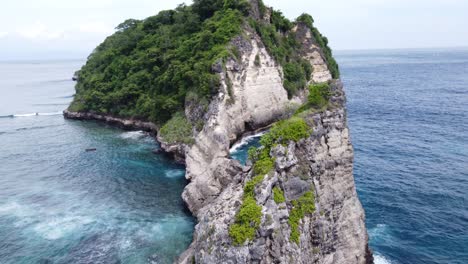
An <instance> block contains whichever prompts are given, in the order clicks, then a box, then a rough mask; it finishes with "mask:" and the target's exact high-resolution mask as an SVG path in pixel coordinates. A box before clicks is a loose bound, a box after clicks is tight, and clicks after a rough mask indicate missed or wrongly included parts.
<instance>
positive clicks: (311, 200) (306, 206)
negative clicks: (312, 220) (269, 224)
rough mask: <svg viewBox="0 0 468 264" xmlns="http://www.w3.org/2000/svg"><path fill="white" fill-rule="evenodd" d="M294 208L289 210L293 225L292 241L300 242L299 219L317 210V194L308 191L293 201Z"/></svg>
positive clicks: (289, 220)
mask: <svg viewBox="0 0 468 264" xmlns="http://www.w3.org/2000/svg"><path fill="white" fill-rule="evenodd" d="M292 204H293V208H292V209H291V211H290V212H289V219H288V222H289V226H290V227H291V235H290V239H291V241H294V242H296V244H299V237H300V232H299V221H300V220H301V219H302V218H304V216H305V215H307V214H312V213H313V212H314V211H315V196H314V193H313V191H308V192H306V193H305V194H304V195H303V196H301V197H299V199H297V200H295V201H292Z"/></svg>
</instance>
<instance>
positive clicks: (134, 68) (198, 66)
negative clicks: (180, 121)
mask: <svg viewBox="0 0 468 264" xmlns="http://www.w3.org/2000/svg"><path fill="white" fill-rule="evenodd" d="M247 11H248V3H247V2H246V1H245V0H226V1H224V0H196V1H194V4H193V6H186V5H180V6H179V7H177V8H176V9H175V10H167V11H162V12H160V13H159V14H158V15H156V16H153V17H149V18H147V19H145V20H142V21H138V20H127V21H125V22H124V23H122V24H120V25H119V26H118V27H117V32H116V33H115V34H114V35H112V36H110V37H108V38H107V39H106V40H105V41H104V42H103V43H102V44H101V45H99V46H98V47H97V48H96V50H95V51H94V52H93V53H92V54H91V55H90V56H89V58H88V61H87V63H86V65H85V66H83V68H82V69H81V70H80V71H79V73H78V76H79V80H78V83H77V86H76V90H77V94H76V98H75V100H74V102H73V103H72V105H71V106H70V110H72V111H94V112H99V113H108V114H113V115H118V116H123V117H136V118H141V119H147V120H151V121H153V122H156V123H159V124H162V123H164V122H165V121H167V120H169V119H170V118H171V116H172V115H173V114H174V113H176V112H178V111H180V110H183V108H184V101H185V97H186V95H187V93H188V92H189V91H191V92H193V93H194V94H195V95H196V96H198V97H199V98H209V97H210V96H211V95H212V94H213V93H215V92H217V89H218V86H219V79H218V77H217V75H216V74H214V73H213V72H212V71H211V66H212V65H213V63H214V62H215V61H216V60H217V59H220V58H226V57H228V56H230V53H231V52H232V51H230V49H229V48H228V47H227V44H228V42H229V41H230V40H231V39H232V38H233V37H234V36H235V35H237V34H239V33H240V29H241V24H242V21H243V16H244V15H245V14H247Z"/></svg>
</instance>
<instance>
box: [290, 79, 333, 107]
mask: <svg viewBox="0 0 468 264" xmlns="http://www.w3.org/2000/svg"><path fill="white" fill-rule="evenodd" d="M330 97H331V91H330V84H328V83H317V84H311V85H309V95H308V96H307V102H306V103H305V104H304V105H302V106H301V107H300V108H299V109H297V111H296V114H299V113H302V112H304V111H306V110H321V109H323V108H325V107H327V106H328V105H329V101H330Z"/></svg>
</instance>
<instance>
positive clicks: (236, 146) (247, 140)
mask: <svg viewBox="0 0 468 264" xmlns="http://www.w3.org/2000/svg"><path fill="white" fill-rule="evenodd" d="M265 133H266V131H263V132H260V133H258V134H255V135H250V136H246V137H244V138H242V139H241V141H240V142H237V143H235V144H234V145H232V147H231V149H230V150H229V152H231V153H234V152H236V151H237V150H239V148H241V147H242V146H245V145H247V144H249V143H250V142H251V141H252V140H253V139H256V138H259V137H261V136H263V135H265Z"/></svg>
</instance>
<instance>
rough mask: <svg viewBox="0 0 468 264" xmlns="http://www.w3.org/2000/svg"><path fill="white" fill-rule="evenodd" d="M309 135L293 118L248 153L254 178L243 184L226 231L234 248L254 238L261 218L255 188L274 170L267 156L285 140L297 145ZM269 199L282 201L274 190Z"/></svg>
mask: <svg viewBox="0 0 468 264" xmlns="http://www.w3.org/2000/svg"><path fill="white" fill-rule="evenodd" d="M309 134H310V128H309V126H308V125H307V123H306V122H305V121H304V120H303V119H301V118H298V117H294V118H291V119H288V120H283V121H279V122H277V123H276V124H274V125H273V126H272V128H271V129H270V131H269V132H268V133H267V134H265V135H263V136H262V138H261V139H260V143H261V144H262V147H261V148H259V149H257V148H251V149H249V151H248V154H249V158H250V159H251V160H252V162H253V164H254V165H253V173H254V175H255V177H253V178H252V179H251V180H250V181H248V182H247V183H246V184H245V186H244V196H243V201H242V205H241V208H240V210H239V212H238V213H237V215H236V220H235V222H234V224H232V225H231V226H230V227H229V235H230V237H231V238H232V240H233V241H234V244H236V245H241V244H243V243H245V241H247V240H252V239H254V238H255V232H256V231H257V229H258V227H259V225H260V221H261V217H262V207H261V206H259V205H257V203H256V201H255V187H256V186H257V185H258V184H260V183H261V182H262V181H263V179H264V177H265V175H266V174H268V173H269V172H270V171H271V170H272V169H273V168H274V164H275V161H274V159H273V158H272V157H271V156H270V150H271V148H272V147H273V146H274V145H275V144H278V143H279V144H285V143H286V142H287V141H289V140H293V141H296V142H297V141H299V140H300V139H302V138H305V137H307V136H309ZM273 195H274V200H275V202H277V203H281V202H284V201H285V198H284V194H283V192H282V190H281V189H279V188H278V187H275V188H274V189H273Z"/></svg>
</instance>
